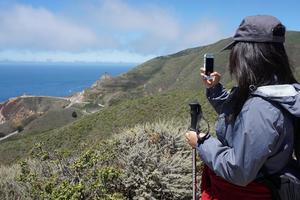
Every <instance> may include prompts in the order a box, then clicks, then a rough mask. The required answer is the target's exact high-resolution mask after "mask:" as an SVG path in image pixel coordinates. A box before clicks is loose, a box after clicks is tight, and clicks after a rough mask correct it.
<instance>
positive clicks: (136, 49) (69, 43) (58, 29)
mask: <svg viewBox="0 0 300 200" xmlns="http://www.w3.org/2000/svg"><path fill="white" fill-rule="evenodd" d="M81 4H82V5H81V6H78V7H76V9H75V11H74V10H73V11H72V12H74V13H71V12H69V13H68V12H64V15H62V14H61V13H57V12H54V11H50V10H49V9H46V8H42V7H32V6H26V5H21V4H16V5H14V6H12V7H10V8H9V9H8V10H5V9H3V8H2V9H1V8H0V60H1V59H2V60H6V59H10V60H16V59H20V58H22V59H24V60H26V61H29V60H30V59H32V60H37V61H41V60H53V61H72V59H73V60H77V61H93V59H95V60H94V61H109V62H114V61H116V62H119V61H120V59H124V60H126V62H141V61H144V60H145V59H146V58H151V57H152V56H153V55H165V54H169V53H174V52H177V51H180V50H183V49H185V48H190V47H195V46H200V45H206V44H208V43H212V42H215V41H217V40H219V39H221V38H222V37H224V34H223V33H222V27H221V25H220V23H219V22H218V20H215V19H200V20H199V21H197V22H195V23H191V22H190V23H188V24H189V25H186V22H185V21H184V20H183V19H180V18H179V17H178V16H177V15H176V12H175V11H174V10H173V11H171V10H169V9H167V8H161V7H158V6H155V5H153V4H150V3H149V4H145V3H144V4H139V6H136V5H132V4H130V3H129V1H127V2H125V1H121V0H96V1H88V2H86V1H84V2H81ZM78 13H81V14H78ZM82 13H84V14H82ZM13 54H15V55H13ZM5 56H7V57H6V58H5ZM9 56H10V57H9ZM100 58H101V59H100ZM130 60H132V61H130Z"/></svg>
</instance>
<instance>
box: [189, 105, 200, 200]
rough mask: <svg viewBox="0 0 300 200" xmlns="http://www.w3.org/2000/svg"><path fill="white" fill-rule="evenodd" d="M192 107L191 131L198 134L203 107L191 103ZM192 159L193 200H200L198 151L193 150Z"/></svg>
mask: <svg viewBox="0 0 300 200" xmlns="http://www.w3.org/2000/svg"><path fill="white" fill-rule="evenodd" d="M189 105H190V107H191V126H190V130H191V131H195V132H196V133H197V134H198V130H197V129H198V128H199V127H198V121H199V120H200V119H201V117H202V116H201V115H202V111H201V106H200V104H199V103H198V102H195V103H190V104H189ZM192 157H193V161H192V162H193V168H192V170H193V171H192V173H193V200H196V199H197V200H198V196H197V172H196V149H195V148H193V150H192Z"/></svg>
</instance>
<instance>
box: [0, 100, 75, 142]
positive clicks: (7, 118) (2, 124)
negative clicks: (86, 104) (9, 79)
mask: <svg viewBox="0 0 300 200" xmlns="http://www.w3.org/2000/svg"><path fill="white" fill-rule="evenodd" d="M70 103H71V101H70V100H69V99H68V98H60V97H45V96H21V97H16V98H11V99H9V100H8V101H6V102H4V103H2V104H0V136H2V137H3V136H5V135H7V134H9V133H11V132H14V131H16V130H18V131H21V130H23V128H24V127H25V126H26V125H27V124H29V123H30V122H31V121H33V120H35V119H37V118H39V117H41V116H43V115H44V114H46V113H47V112H48V111H49V110H59V109H64V108H65V107H67V106H68V105H69V104H70Z"/></svg>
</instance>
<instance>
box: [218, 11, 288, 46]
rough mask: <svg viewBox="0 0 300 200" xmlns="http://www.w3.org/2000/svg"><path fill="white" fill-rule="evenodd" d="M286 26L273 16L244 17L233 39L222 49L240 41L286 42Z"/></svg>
mask: <svg viewBox="0 0 300 200" xmlns="http://www.w3.org/2000/svg"><path fill="white" fill-rule="evenodd" d="M284 41H285V26H284V25H282V23H281V22H280V21H279V20H278V19H277V18H276V17H273V16H270V15H255V16H248V17H246V18H244V19H243V21H242V22H241V24H240V26H239V27H238V29H237V30H236V32H235V34H234V36H233V41H232V42H231V43H229V44H228V45H227V46H225V47H224V48H223V49H222V50H221V51H224V50H228V49H232V48H233V47H234V45H235V44H236V43H238V42H275V43H284Z"/></svg>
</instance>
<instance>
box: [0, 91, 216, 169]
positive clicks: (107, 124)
mask: <svg viewBox="0 0 300 200" xmlns="http://www.w3.org/2000/svg"><path fill="white" fill-rule="evenodd" d="M201 93H202V95H201ZM195 99H198V100H199V101H200V102H201V104H202V105H203V110H204V112H205V113H206V115H207V116H208V115H209V116H211V117H212V116H214V115H212V114H211V113H213V110H212V109H211V107H210V106H208V105H207V104H208V102H207V101H206V100H205V98H204V96H203V92H200V91H170V92H168V93H163V94H159V95H156V96H148V97H142V98H138V99H134V100H128V101H124V102H122V103H119V104H117V105H114V106H110V107H107V108H104V109H103V110H101V111H99V112H97V113H94V114H90V115H88V116H85V117H82V118H81V119H78V120H77V121H75V122H73V123H70V124H68V125H67V126H64V127H62V128H59V129H53V130H50V131H46V132H42V133H39V132H35V133H34V132H32V133H27V134H24V135H18V136H15V137H12V138H10V139H8V140H5V141H3V142H1V143H0V162H1V163H5V164H8V163H11V162H13V161H16V160H18V159H19V158H23V157H24V155H28V152H29V150H30V149H31V148H32V146H33V145H34V143H36V142H44V143H45V144H46V146H47V147H48V148H49V149H50V150H54V149H57V148H62V149H67V150H69V151H76V149H78V145H80V144H83V143H86V144H89V145H91V144H93V143H97V141H99V140H100V139H103V138H107V137H109V136H110V135H111V134H115V133H118V132H119V129H123V128H124V127H131V126H134V125H135V124H138V123H144V122H155V121H159V120H161V119H175V120H183V121H185V120H186V119H189V106H188V103H189V102H191V101H193V100H195ZM210 121H211V122H213V121H214V119H213V118H210Z"/></svg>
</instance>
